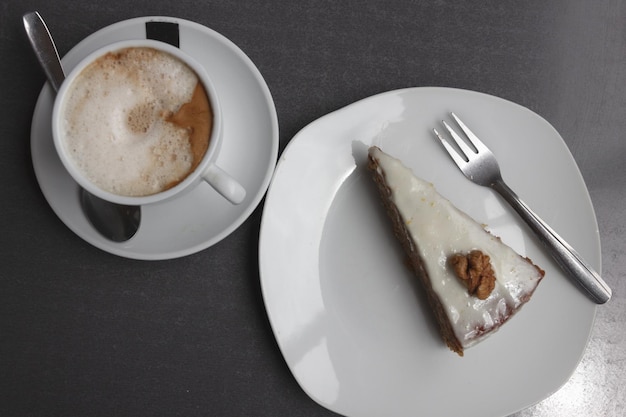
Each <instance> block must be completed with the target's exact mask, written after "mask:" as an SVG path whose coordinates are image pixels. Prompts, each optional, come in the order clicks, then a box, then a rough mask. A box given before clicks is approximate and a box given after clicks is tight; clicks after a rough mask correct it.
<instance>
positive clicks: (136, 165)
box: [62, 47, 213, 196]
mask: <svg viewBox="0 0 626 417" xmlns="http://www.w3.org/2000/svg"><path fill="white" fill-rule="evenodd" d="M62 119H63V122H62V123H63V138H64V146H65V148H66V150H67V152H68V154H70V155H71V158H72V160H73V161H74V163H75V165H76V166H77V167H78V169H79V170H80V171H82V173H83V174H84V175H85V176H86V177H87V178H89V180H90V181H91V182H93V183H94V184H96V185H97V186H98V187H100V188H102V189H103V190H106V191H109V192H111V193H113V194H117V195H123V196H146V195H152V194H156V193H159V192H161V191H164V190H166V189H168V188H171V187H173V186H174V185H176V184H178V183H179V182H181V181H183V180H184V179H185V178H186V177H187V176H188V175H189V174H190V173H191V172H193V171H194V169H195V168H196V167H197V165H198V164H199V163H200V162H201V160H202V158H203V156H204V154H205V153H206V151H207V149H208V147H209V142H210V137H211V130H212V125H213V112H212V109H211V105H210V102H209V99H208V97H207V93H206V91H205V89H204V87H203V85H202V82H200V80H199V78H198V76H197V75H196V73H195V72H194V71H193V70H192V69H191V68H190V67H189V66H188V65H187V64H185V63H184V62H183V61H181V60H180V59H178V58H177V57H174V56H172V55H170V54H168V53H167V52H164V51H159V50H157V49H154V48H149V47H130V48H125V49H122V50H119V51H116V52H112V53H107V54H106V55H104V56H102V57H100V58H98V59H97V60H96V61H94V62H93V63H91V64H90V65H88V66H87V67H86V68H85V69H84V70H83V71H81V73H80V74H79V75H78V77H77V78H76V79H75V80H74V82H73V83H72V85H71V86H70V88H69V89H68V91H67V99H66V101H65V105H64V107H63V109H62Z"/></svg>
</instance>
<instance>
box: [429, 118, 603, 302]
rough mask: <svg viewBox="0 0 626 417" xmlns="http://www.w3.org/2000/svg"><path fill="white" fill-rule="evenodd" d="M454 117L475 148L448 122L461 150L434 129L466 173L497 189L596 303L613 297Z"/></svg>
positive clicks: (469, 131)
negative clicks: (528, 203) (505, 180)
mask: <svg viewBox="0 0 626 417" xmlns="http://www.w3.org/2000/svg"><path fill="white" fill-rule="evenodd" d="M452 117H453V118H454V120H455V121H456V123H457V124H458V126H459V127H460V128H461V130H462V131H463V132H464V133H465V136H466V137H467V139H468V141H469V143H470V144H471V145H472V146H473V147H474V149H472V148H471V147H470V146H469V145H468V144H467V143H466V142H465V140H463V139H462V138H461V136H459V134H457V133H456V131H455V130H454V129H453V128H452V127H451V126H450V125H449V124H448V123H446V122H445V121H443V125H444V126H445V128H446V130H447V131H448V132H449V133H450V136H452V138H453V139H454V142H456V144H457V145H458V147H459V149H460V150H461V153H459V152H458V151H457V150H456V149H455V148H454V147H453V146H452V145H450V142H448V141H447V140H446V139H445V138H444V137H443V136H442V135H441V134H440V133H439V132H438V131H437V129H433V131H434V132H435V135H436V136H437V137H438V138H439V140H440V141H441V143H442V144H443V146H444V147H445V148H446V150H447V151H448V153H449V154H450V156H451V157H452V159H453V160H454V162H455V163H456V164H457V165H458V166H459V168H460V169H461V171H462V172H463V174H465V176H466V177H467V178H469V179H470V180H471V181H473V182H474V183H476V184H478V185H482V186H485V187H491V188H492V189H494V190H495V191H497V192H498V193H499V194H500V195H501V196H502V197H503V198H504V199H505V200H506V201H507V202H508V203H509V204H510V205H511V206H512V207H513V208H514V209H515V211H516V212H517V214H519V216H520V217H521V218H522V219H524V220H525V221H526V223H527V224H528V225H529V226H530V228H531V229H532V230H533V231H534V232H535V233H536V234H537V236H538V237H539V239H540V240H541V242H542V243H543V244H544V246H545V247H546V249H548V251H549V252H550V254H551V255H552V257H553V258H554V260H555V261H556V262H557V263H558V264H559V266H560V267H561V268H562V269H563V270H564V271H565V272H566V273H567V274H568V275H569V276H571V277H572V278H573V279H575V280H576V282H578V284H580V286H581V287H582V288H583V289H584V290H585V291H586V293H587V294H588V295H589V297H590V298H591V299H592V300H593V301H595V302H596V303H597V304H604V303H606V302H607V301H608V300H609V299H610V298H611V289H610V288H609V286H608V285H607V284H606V283H605V282H604V281H603V280H602V278H601V277H600V275H599V274H598V273H597V272H595V271H594V270H593V268H591V266H589V265H588V264H587V263H586V262H585V261H584V260H583V259H582V258H581V257H580V255H579V254H578V253H576V251H575V250H574V249H573V248H572V247H571V246H570V245H569V244H568V243H567V242H566V241H565V240H563V238H562V237H560V236H559V235H558V234H557V233H556V232H555V231H554V230H553V229H552V228H551V227H550V226H548V225H547V224H546V223H545V222H544V221H543V220H541V219H540V218H539V216H537V214H535V213H534V212H533V211H532V210H531V209H530V208H529V207H528V206H527V205H526V203H524V202H523V201H522V200H521V199H520V198H519V197H518V196H517V195H516V194H515V192H513V190H512V189H511V188H509V186H508V185H506V183H505V182H504V180H503V179H502V175H501V174H500V167H499V165H498V161H497V160H496V158H495V156H494V155H493V153H492V152H491V151H490V150H489V148H487V147H486V146H485V144H484V143H482V142H481V141H480V139H478V137H477V136H476V135H475V134H474V133H472V131H471V130H469V129H468V127H467V126H466V125H465V124H464V123H463V122H462V121H461V120H460V119H459V118H458V117H457V116H456V115H455V114H454V113H452Z"/></svg>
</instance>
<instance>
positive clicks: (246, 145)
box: [31, 17, 278, 260]
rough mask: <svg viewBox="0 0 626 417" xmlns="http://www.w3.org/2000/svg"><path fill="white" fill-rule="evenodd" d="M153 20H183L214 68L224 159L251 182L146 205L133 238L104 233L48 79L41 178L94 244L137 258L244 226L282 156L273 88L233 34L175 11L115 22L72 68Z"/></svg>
mask: <svg viewBox="0 0 626 417" xmlns="http://www.w3.org/2000/svg"><path fill="white" fill-rule="evenodd" d="M147 21H165V22H174V23H178V25H179V31H180V48H181V49H182V50H183V51H185V52H187V53H188V54H190V55H191V56H193V57H194V58H195V59H196V60H197V61H198V62H200V63H201V64H203V65H204V66H205V67H206V70H207V72H208V73H209V76H210V77H211V78H212V80H213V81H214V82H215V85H216V88H217V90H218V94H219V97H220V101H221V103H222V106H223V109H224V111H223V114H224V141H223V143H222V148H221V150H220V154H219V157H218V160H217V161H216V162H217V164H218V165H220V166H221V167H223V168H224V169H225V170H226V171H228V172H229V173H230V174H231V175H233V176H234V177H235V178H237V179H238V180H239V181H240V182H241V183H242V185H243V186H244V187H245V188H246V191H247V196H246V199H245V200H244V202H243V203H242V204H240V205H237V206H234V205H231V204H230V203H228V202H227V201H226V200H225V199H224V198H223V197H221V196H219V195H218V194H217V192H215V191H214V190H213V189H212V188H211V187H210V186H208V185H206V184H201V185H200V186H199V187H197V188H196V189H195V190H193V191H192V192H190V193H187V194H186V195H184V196H183V197H181V198H179V199H176V200H173V201H169V202H165V203H162V204H158V205H152V206H147V207H143V208H142V219H141V220H142V221H141V226H140V228H139V230H138V231H137V234H136V235H135V236H134V237H133V238H132V239H130V240H129V241H127V242H124V243H115V242H111V241H109V240H107V239H105V238H103V237H102V236H101V235H100V234H99V233H98V232H97V231H96V230H95V229H94V228H93V227H92V226H91V224H90V223H89V222H88V221H87V219H86V218H85V216H84V214H83V211H82V209H81V207H80V205H79V200H78V185H77V184H76V183H75V182H74V181H73V180H72V179H71V177H70V176H69V174H68V173H67V172H66V171H65V168H64V167H63V166H62V164H61V161H60V160H59V158H58V156H57V155H56V153H55V150H54V145H53V142H52V133H51V113H52V105H53V100H54V96H53V91H52V88H51V87H50V86H49V85H48V84H46V85H45V86H44V88H43V90H42V92H41V94H40V96H39V99H38V101H37V105H36V107H35V111H34V115H33V122H32V128H31V153H32V159H33V166H34V170H35V175H36V177H37V181H38V182H39V185H40V187H41V190H42V192H43V194H44V196H45V198H46V200H48V203H49V204H50V206H51V207H52V209H53V210H54V212H55V213H56V214H57V216H59V218H60V219H61V220H62V221H63V222H64V223H65V224H66V225H67V226H68V227H69V228H70V229H71V230H72V231H74V232H75V233H76V234H77V235H78V236H80V237H81V238H83V239H84V240H85V241H87V242H89V243H90V244H92V245H94V246H96V247H98V248H100V249H102V250H105V251H107V252H110V253H112V254H115V255H119V256H123V257H127V258H134V259H147V260H154V259H169V258H176V257H181V256H185V255H189V254H192V253H195V252H198V251H200V250H203V249H206V248H208V247H209V246H211V245H213V244H215V243H217V242H219V241H220V240H222V239H223V238H225V237H226V236H228V235H229V234H230V233H232V232H233V231H234V230H235V229H237V228H238V227H239V226H240V225H241V224H242V223H243V222H244V221H245V220H246V219H247V218H248V217H249V216H250V214H251V213H252V212H253V211H254V209H255V208H256V207H257V206H258V204H259V203H260V201H261V199H262V198H263V195H264V194H265V191H266V190H267V187H268V185H269V182H270V180H271V177H272V174H273V171H274V167H275V164H276V159H277V156H278V121H277V116H276V109H275V107H274V102H273V100H272V97H271V94H270V92H269V89H268V87H267V85H266V83H265V81H264V79H263V77H262V76H261V74H260V73H259V71H258V69H257V68H256V67H255V65H254V64H253V63H252V61H251V60H250V59H249V58H248V57H247V56H246V55H245V54H244V53H243V52H242V51H241V50H240V49H239V48H238V47H237V46H236V45H234V44H233V43H232V42H231V41H229V40H228V39H226V38H225V37H224V36H222V35H220V34H219V33H217V32H215V31H213V30H211V29H208V28H206V27H204V26H202V25H199V24H197V23H193V22H189V21H186V20H181V19H176V18H171V17H142V18H136V19H131V20H126V21H123V22H119V23H116V24H114V25H111V26H108V27H106V28H104V29H102V30H99V31H98V32H96V33H94V34H92V35H90V36H89V37H87V38H85V39H84V40H83V41H82V42H80V43H79V44H78V45H76V46H75V47H74V48H73V49H72V50H71V51H70V52H69V53H68V54H67V55H66V56H65V57H64V58H63V66H64V69H65V71H66V72H69V71H70V70H71V69H72V68H73V67H74V66H75V65H76V64H77V63H78V62H79V61H80V60H81V59H82V58H83V57H84V56H86V55H87V54H89V53H90V52H92V51H94V50H96V49H98V48H99V47H101V46H104V45H106V44H108V43H111V42H114V41H119V40H125V39H137V38H145V37H146V29H145V23H146V22H147Z"/></svg>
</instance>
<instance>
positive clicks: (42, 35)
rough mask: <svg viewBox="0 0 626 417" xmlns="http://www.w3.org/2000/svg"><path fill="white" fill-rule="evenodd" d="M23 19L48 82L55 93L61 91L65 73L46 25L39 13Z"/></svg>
mask: <svg viewBox="0 0 626 417" xmlns="http://www.w3.org/2000/svg"><path fill="white" fill-rule="evenodd" d="M22 19H23V21H24V28H25V29H26V34H27V35H28V40H29V41H30V43H31V45H32V46H33V51H35V55H37V59H38V60H39V62H40V63H41V66H42V67H43V68H44V71H45V72H46V77H47V78H48V81H49V82H50V84H51V85H52V88H54V91H59V88H60V87H61V84H62V83H63V80H64V79H65V73H64V72H63V67H62V66H61V59H60V58H59V53H58V52H57V48H56V46H55V45H54V41H53V40H52V36H51V35H50V31H49V30H48V27H47V26H46V23H45V22H44V21H43V19H42V18H41V16H40V15H39V12H30V13H26V14H25V15H24V16H23V18H22Z"/></svg>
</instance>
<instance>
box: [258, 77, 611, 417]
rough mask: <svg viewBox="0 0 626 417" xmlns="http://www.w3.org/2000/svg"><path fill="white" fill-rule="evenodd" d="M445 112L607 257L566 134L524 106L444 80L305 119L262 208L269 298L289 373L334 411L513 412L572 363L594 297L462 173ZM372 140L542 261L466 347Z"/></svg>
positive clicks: (595, 262)
mask: <svg viewBox="0 0 626 417" xmlns="http://www.w3.org/2000/svg"><path fill="white" fill-rule="evenodd" d="M450 111H454V112H456V113H457V114H458V115H459V117H461V118H462V119H463V120H464V121H465V123H467V124H468V126H469V127H470V128H471V129H472V130H473V131H474V132H475V133H476V134H477V135H478V136H479V137H480V138H481V139H482V140H483V141H484V142H485V143H486V144H487V146H488V147H489V148H491V150H492V151H493V152H494V154H495V155H496V157H497V158H498V161H499V162H500V166H501V168H502V175H503V177H504V179H505V180H506V181H507V182H508V183H509V185H510V186H511V187H512V188H513V189H514V190H515V191H516V192H517V193H518V194H519V195H520V196H521V197H522V198H523V199H524V200H525V201H526V202H527V203H528V205H529V206H530V207H532V208H533V210H535V211H536V212H537V213H538V214H539V215H540V216H541V217H542V218H544V219H545V220H546V221H547V222H548V223H549V224H551V225H552V226H553V228H554V229H555V230H556V231H557V232H558V233H559V234H561V235H562V236H563V237H564V238H565V239H566V240H567V241H568V242H569V243H570V244H571V245H572V246H574V247H575V248H576V249H577V250H578V252H579V253H580V254H581V255H582V256H583V257H584V258H585V259H587V260H588V262H589V263H590V264H591V265H592V266H593V267H594V268H596V269H597V270H598V271H599V270H600V267H601V261H600V240H599V233H598V227H597V223H596V218H595V214H594V212H593V207H592V205H591V200H590V198H589V193H588V192H587V188H586V187H585V184H584V182H583V179H582V177H581V175H580V172H579V170H578V167H577V166H576V162H575V161H574V159H573V158H572V155H571V154H570V152H569V150H568V149H567V146H566V145H565V143H564V142H563V139H562V138H561V137H560V136H559V134H558V133H557V132H556V130H554V128H553V127H552V126H550V124H549V123H548V122H546V121H545V120H544V119H542V118H541V117H540V116H538V115H537V114H535V113H533V112H531V111H530V110H528V109H526V108H524V107H522V106H519V105H517V104H514V103H511V102H509V101H506V100H503V99H500V98H497V97H493V96H489V95H486V94H481V93H476V92H471V91H464V90H457V89H451V88H413V89H406V90H398V91H391V92H388V93H384V94H380V95H377V96H374V97H370V98H367V99H364V100H362V101H359V102H357V103H354V104H352V105H350V106H348V107H346V108H344V109H341V110H339V111H336V112H334V113H331V114H329V115H326V116H324V117H322V118H320V119H319V120H317V121H315V122H313V123H311V124H310V125H308V126H306V127H305V128H304V129H302V130H301V131H300V132H299V133H298V134H297V135H296V136H295V137H294V138H293V139H292V141H291V142H290V143H289V145H288V146H287V148H286V149H285V151H284V152H283V153H282V155H281V157H280V160H279V162H278V165H277V168H276V172H275V174H274V178H273V180H272V183H271V185H270V188H269V191H268V194H267V197H266V200H265V205H264V209H263V218H262V221H261V233H260V242H259V269H260V277H261V287H262V290H263V298H264V301H265V306H266V309H267V312H268V317H269V319H270V323H271V325H272V329H273V331H274V334H275V336H276V340H277V341H278V345H279V346H280V349H281V351H282V353H283V356H284V357H285V361H286V362H287V364H288V366H289V368H290V370H291V372H292V373H293V375H294V377H295V379H296V380H297V381H298V383H299V384H300V386H301V387H302V388H303V390H304V391H305V392H306V393H307V394H308V395H309V396H310V397H311V398H313V399H314V400H315V401H317V402H318V403H319V404H321V405H323V406H324V407H327V408H329V409H330V410H333V411H335V412H337V413H339V414H341V415H346V416H351V417H357V416H358V417H363V416H418V415H419V416H434V415H439V416H465V417H494V416H505V415H509V414H511V413H513V412H515V411H517V410H520V409H522V408H524V407H527V406H529V405H531V404H533V403H535V402H537V401H540V400H542V399H544V398H546V397H547V396H548V395H550V394H551V393H553V392H554V391H556V390H557V389H558V388H559V387H560V386H561V385H562V384H564V383H565V382H566V381H567V379H568V378H569V376H570V375H571V374H572V372H573V371H574V370H575V368H576V366H577V364H578V362H579V360H580V358H581V356H582V354H583V352H584V350H585V347H586V344H587V340H588V338H589V333H590V331H591V328H592V325H593V320H594V316H595V311H596V305H595V304H594V303H593V302H591V301H590V300H589V299H588V298H587V297H586V295H585V294H584V293H583V292H581V291H580V290H579V289H578V288H577V286H576V285H575V284H574V283H572V282H571V281H570V280H569V279H568V278H567V277H566V276H565V275H564V274H563V273H562V272H561V270H560V269H559V268H558V267H557V266H556V264H555V262H553V261H552V260H551V258H550V257H549V256H548V255H546V254H545V252H544V251H543V249H542V247H541V245H540V244H539V243H538V241H537V239H535V238H534V237H533V236H532V234H531V233H530V232H529V229H528V228H527V227H526V226H525V224H524V223H523V222H522V221H521V220H520V219H519V218H518V217H517V216H516V214H515V213H514V212H513V210H512V209H511V208H509V207H508V206H507V205H506V203H504V201H503V200H502V199H501V198H499V197H498V196H497V195H496V194H495V193H494V192H493V191H492V190H490V189H488V188H484V187H480V186H477V185H475V184H473V183H472V182H470V181H469V180H467V179H466V178H465V177H464V176H463V174H462V173H461V172H460V171H459V169H458V168H457V167H456V165H455V164H454V163H453V162H452V160H451V159H450V157H449V156H448V155H447V154H446V152H445V150H444V149H443V147H442V146H441V144H440V143H439V142H438V141H437V140H436V139H435V138H434V136H433V133H432V128H433V127H440V120H441V119H442V118H447V117H448V116H447V115H448V114H449V113H450ZM370 145H378V146H380V147H381V148H382V149H383V150H384V151H386V152H388V153H389V154H391V155H393V156H395V157H397V158H400V159H401V160H402V161H403V162H404V163H405V164H406V165H407V166H409V167H410V168H411V169H412V170H413V171H414V172H415V174H416V175H418V176H420V177H422V178H424V179H425V180H428V181H430V182H432V183H433V184H434V185H435V187H436V188H437V189H438V190H439V192H441V194H443V195H444V196H446V197H447V198H449V199H450V200H451V201H452V202H453V203H454V204H456V205H457V206H458V207H459V208H461V209H462V210H464V211H466V212H467V213H468V214H470V215H471V216H472V217H474V218H475V219H476V220H478V221H479V222H481V223H484V224H487V225H488V227H489V229H490V230H491V231H493V233H494V234H496V235H498V236H500V237H501V238H502V240H503V241H504V242H505V243H507V244H509V245H510V246H512V247H513V248H514V249H516V250H517V251H518V252H519V253H520V254H522V255H524V256H529V257H530V258H531V259H532V260H533V261H534V262H535V263H537V264H538V265H540V266H541V267H543V268H544V269H545V270H546V275H545V278H544V280H543V281H542V282H541V284H540V285H539V287H538V288H537V291H536V292H535V294H534V296H533V298H532V299H531V300H530V301H529V302H528V304H527V305H526V306H524V308H523V309H522V310H521V311H520V312H519V313H518V314H517V315H516V316H515V317H513V318H512V319H511V320H510V321H509V322H507V323H506V325H505V326H503V327H502V329H500V330H499V331H498V332H497V333H496V334H494V335H492V336H491V337H490V338H489V339H487V340H485V341H483V342H481V343H480V344H478V345H477V346H475V347H472V348H470V349H468V350H467V351H466V352H465V356H464V357H463V358H461V357H459V356H457V355H456V354H455V353H453V352H451V351H450V350H449V349H448V348H447V347H446V346H445V344H444V343H443V341H442V340H441V337H440V336H439V333H438V330H437V329H436V326H435V324H434V317H433V314H432V313H431V312H430V310H429V308H428V306H427V304H426V299H425V295H424V292H423V291H422V290H421V288H420V287H419V284H415V278H414V277H413V276H412V274H411V273H410V271H409V269H408V268H407V267H406V265H405V262H404V254H403V252H402V249H401V248H400V245H399V243H398V242H397V241H396V239H395V237H394V236H393V232H392V230H391V229H392V228H391V224H390V222H389V220H388V219H387V215H386V214H385V211H384V209H383V207H382V204H381V202H380V199H379V197H378V193H377V191H376V189H375V187H374V185H373V183H372V181H371V179H370V175H369V173H368V172H366V170H365V168H364V165H365V163H366V152H367V148H368V147H369V146H370Z"/></svg>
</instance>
